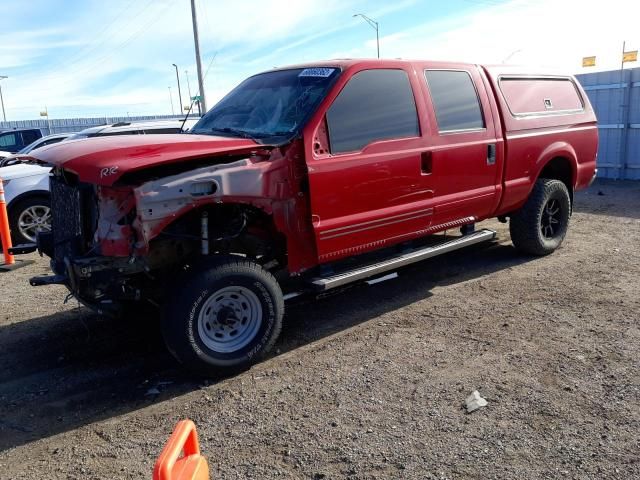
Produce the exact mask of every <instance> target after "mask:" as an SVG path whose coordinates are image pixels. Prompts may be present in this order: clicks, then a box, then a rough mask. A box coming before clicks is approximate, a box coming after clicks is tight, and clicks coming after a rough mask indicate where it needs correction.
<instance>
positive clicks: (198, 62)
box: [191, 0, 207, 115]
mask: <svg viewBox="0 0 640 480" xmlns="http://www.w3.org/2000/svg"><path fill="white" fill-rule="evenodd" d="M191 20H192V21H193V43H194V44H195V47H196V67H197V68H198V88H199V90H200V92H199V93H198V95H199V97H200V101H199V102H198V109H199V110H200V115H202V112H205V113H206V111H207V101H206V99H205V96H204V78H203V77H202V61H201V60H200V40H198V19H197V17H196V0H191Z"/></svg>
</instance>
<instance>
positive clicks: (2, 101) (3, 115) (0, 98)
mask: <svg viewBox="0 0 640 480" xmlns="http://www.w3.org/2000/svg"><path fill="white" fill-rule="evenodd" d="M5 78H9V77H7V76H6V75H0V80H4V79H5ZM0 103H2V118H4V121H5V122H6V121H7V114H6V113H5V111H4V98H2V84H0Z"/></svg>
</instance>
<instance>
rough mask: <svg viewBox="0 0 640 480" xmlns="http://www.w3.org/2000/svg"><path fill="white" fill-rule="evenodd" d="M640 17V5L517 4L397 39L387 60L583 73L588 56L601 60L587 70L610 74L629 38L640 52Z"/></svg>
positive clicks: (566, 0) (390, 39) (520, 0)
mask: <svg viewBox="0 0 640 480" xmlns="http://www.w3.org/2000/svg"><path fill="white" fill-rule="evenodd" d="M639 17H640V2H635V1H627V0H609V1H607V2H606V4H603V3H602V2H595V1H580V0H562V1H559V0H538V1H530V0H515V1H512V2H508V3H505V4H503V5H495V6H493V5H492V6H487V8H484V9H482V10H479V11H475V12H473V13H471V14H468V15H464V16H460V17H457V18H450V19H446V20H444V21H442V20H441V21H436V22H429V23H426V24H423V25H420V26H417V27H413V28H411V29H408V30H405V31H402V32H398V33H399V34H391V35H388V36H386V37H383V38H382V39H381V42H380V43H381V50H382V53H383V56H385V57H391V58H393V57H402V58H426V59H433V60H459V61H468V62H474V63H502V62H503V61H504V60H507V59H508V61H509V63H513V64H524V65H531V66H546V67H551V68H555V69H562V70H564V71H567V72H569V73H578V72H581V71H582V70H583V69H582V66H581V62H582V57H584V56H591V55H596V56H597V57H598V59H597V68H596V69H593V68H591V69H585V70H584V71H596V70H608V69H616V68H619V67H620V60H621V48H622V41H623V39H625V38H626V39H627V46H628V47H629V49H632V48H636V49H637V48H640V31H639V30H638V27H637V25H638V18H639ZM371 45H372V41H368V42H367V44H366V47H367V48H370V47H371ZM631 66H639V65H638V64H637V63H636V64H635V65H633V64H631Z"/></svg>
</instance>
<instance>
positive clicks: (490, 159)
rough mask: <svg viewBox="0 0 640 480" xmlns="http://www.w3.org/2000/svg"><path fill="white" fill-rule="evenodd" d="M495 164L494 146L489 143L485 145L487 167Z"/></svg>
mask: <svg viewBox="0 0 640 480" xmlns="http://www.w3.org/2000/svg"><path fill="white" fill-rule="evenodd" d="M495 164H496V144H495V143H490V144H489V145H487V165H495Z"/></svg>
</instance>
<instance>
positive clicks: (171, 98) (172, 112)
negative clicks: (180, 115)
mask: <svg viewBox="0 0 640 480" xmlns="http://www.w3.org/2000/svg"><path fill="white" fill-rule="evenodd" d="M168 88H169V101H170V102H171V115H174V116H175V114H176V111H175V110H174V109H173V94H172V93H171V87H168Z"/></svg>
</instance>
